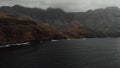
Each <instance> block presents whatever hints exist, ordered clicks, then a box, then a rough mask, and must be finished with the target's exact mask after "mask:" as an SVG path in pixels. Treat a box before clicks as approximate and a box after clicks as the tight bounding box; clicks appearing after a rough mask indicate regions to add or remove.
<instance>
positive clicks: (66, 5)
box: [0, 0, 120, 11]
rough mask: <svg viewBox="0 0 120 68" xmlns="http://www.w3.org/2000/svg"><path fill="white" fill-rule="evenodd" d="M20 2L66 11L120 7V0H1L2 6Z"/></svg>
mask: <svg viewBox="0 0 120 68" xmlns="http://www.w3.org/2000/svg"><path fill="white" fill-rule="evenodd" d="M15 4H20V5H23V6H27V7H39V8H43V9H46V8H48V7H54V8H62V9H64V10H66V11H86V10H88V9H96V8H105V7H108V6H118V7H120V0H0V6H13V5H15Z"/></svg>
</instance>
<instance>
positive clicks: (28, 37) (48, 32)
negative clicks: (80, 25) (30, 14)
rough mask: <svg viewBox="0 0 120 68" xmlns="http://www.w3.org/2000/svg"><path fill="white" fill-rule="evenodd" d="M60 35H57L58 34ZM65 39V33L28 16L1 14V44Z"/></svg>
mask: <svg viewBox="0 0 120 68" xmlns="http://www.w3.org/2000/svg"><path fill="white" fill-rule="evenodd" d="M57 35H58V36H59V37H56V36H57ZM54 38H55V39H65V38H66V37H65V36H64V34H62V33H60V32H58V31H57V30H55V29H54V28H52V27H50V26H49V25H45V24H41V25H37V24H36V23H35V22H34V21H32V20H30V19H28V18H19V17H18V18H17V17H14V16H11V15H6V14H0V44H8V43H17V42H25V41H33V40H34V41H35V40H37V41H48V40H52V39H54Z"/></svg>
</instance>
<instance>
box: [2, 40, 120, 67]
mask: <svg viewBox="0 0 120 68" xmlns="http://www.w3.org/2000/svg"><path fill="white" fill-rule="evenodd" d="M0 68H120V38H91V39H73V40H60V41H52V42H46V43H39V44H34V45H31V46H30V45H29V46H27V45H26V46H11V47H6V48H0Z"/></svg>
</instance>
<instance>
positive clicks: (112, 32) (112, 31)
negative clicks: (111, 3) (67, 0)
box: [0, 5, 120, 37]
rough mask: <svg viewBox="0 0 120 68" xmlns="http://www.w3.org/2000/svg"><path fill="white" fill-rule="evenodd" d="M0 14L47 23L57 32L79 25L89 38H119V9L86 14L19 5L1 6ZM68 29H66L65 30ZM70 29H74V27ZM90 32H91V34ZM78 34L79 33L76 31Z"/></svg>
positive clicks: (111, 8)
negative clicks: (83, 28)
mask: <svg viewBox="0 0 120 68" xmlns="http://www.w3.org/2000/svg"><path fill="white" fill-rule="evenodd" d="M0 12H1V13H7V14H12V15H15V16H21V17H28V18H30V19H32V20H33V21H35V22H37V23H38V24H41V23H47V24H50V25H52V26H54V27H55V28H56V29H57V30H60V31H64V29H68V28H69V27H68V26H71V25H73V24H76V22H77V23H79V24H80V25H79V26H83V27H85V28H87V29H88V31H87V32H88V33H89V32H90V34H92V35H90V36H94V37H116V36H120V8H118V7H107V8H105V9H96V10H88V11H87V12H65V11H63V10H62V9H59V8H48V9H46V10H42V9H40V8H28V7H23V6H20V5H15V6H13V7H9V6H3V7H1V8H0ZM67 27H68V28H67ZM72 29H75V26H74V27H73V28H71V30H72ZM91 31H92V32H91ZM78 32H79V31H78Z"/></svg>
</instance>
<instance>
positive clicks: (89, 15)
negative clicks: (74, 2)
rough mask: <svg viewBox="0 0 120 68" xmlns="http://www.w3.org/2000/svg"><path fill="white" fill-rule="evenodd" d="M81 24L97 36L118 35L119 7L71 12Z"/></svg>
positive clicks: (119, 29) (119, 33) (119, 34)
mask: <svg viewBox="0 0 120 68" xmlns="http://www.w3.org/2000/svg"><path fill="white" fill-rule="evenodd" d="M71 14H72V15H74V18H75V19H77V20H79V21H80V22H81V24H83V25H85V26H86V27H88V28H90V29H92V31H93V33H94V35H95V36H98V37H118V36H120V8H118V7H107V8H105V9H96V10H89V11H87V12H80V13H71Z"/></svg>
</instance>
